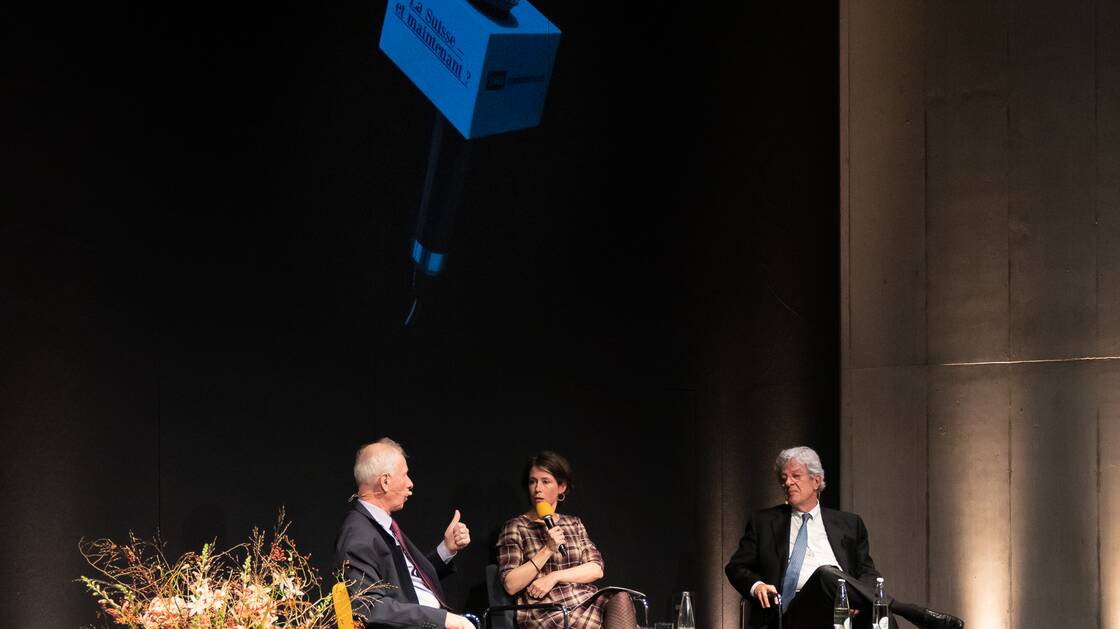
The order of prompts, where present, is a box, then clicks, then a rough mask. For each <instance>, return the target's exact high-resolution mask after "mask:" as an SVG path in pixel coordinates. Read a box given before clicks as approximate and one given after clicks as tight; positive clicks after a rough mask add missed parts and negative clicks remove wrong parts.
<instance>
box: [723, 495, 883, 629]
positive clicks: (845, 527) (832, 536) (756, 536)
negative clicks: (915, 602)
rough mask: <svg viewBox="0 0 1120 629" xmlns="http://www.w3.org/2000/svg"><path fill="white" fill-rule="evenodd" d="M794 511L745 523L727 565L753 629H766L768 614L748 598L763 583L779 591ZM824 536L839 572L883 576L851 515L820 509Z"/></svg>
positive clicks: (779, 510)
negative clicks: (748, 610) (748, 604)
mask: <svg viewBox="0 0 1120 629" xmlns="http://www.w3.org/2000/svg"><path fill="white" fill-rule="evenodd" d="M792 513H793V510H792V509H791V508H790V506H789V505H779V506H777V507H771V508H769V509H764V510H762V511H759V512H758V513H755V514H754V515H753V516H751V519H750V521H748V522H747V529H746V531H744V532H743V539H741V540H739V548H738V549H737V550H736V551H735V554H733V555H731V559H730V560H729V561H728V562H727V567H726V568H725V569H724V571H725V572H726V573H727V579H728V580H729V581H730V582H731V585H733V586H735V589H736V590H739V593H740V594H742V595H743V597H744V598H746V599H749V600H750V601H751V606H752V610H751V618H750V624H751V626H752V627H762V626H765V625H766V623H767V622H768V621H769V614H765V613H762V612H761V611H759V610H761V609H762V607H761V605H759V603H758V600H757V599H754V598H752V597H751V586H752V585H754V584H755V582H756V581H762V582H763V583H768V584H770V585H773V586H774V587H777V588H778V589H781V587H782V579H783V578H784V577H785V574H786V563H788V561H789V521H790V517H791V514H792ZM821 521H822V522H823V523H824V531H825V535H827V536H828V544H829V546H831V547H832V552H833V553H835V554H836V561H837V562H839V563H840V569H841V570H843V571H844V572H845V573H847V574H849V575H852V576H853V577H855V578H856V579H859V580H860V581H863V582H865V583H872V584H873V583H874V582H875V578H876V577H879V576H882V575H880V574H879V572H878V571H877V570H876V569H875V562H874V561H872V560H871V554H870V549H869V545H868V541H867V528H866V527H865V526H864V525H863V520H862V519H860V517H859V516H858V515H856V514H854V513H845V512H844V511H836V510H834V509H826V508H824V507H821Z"/></svg>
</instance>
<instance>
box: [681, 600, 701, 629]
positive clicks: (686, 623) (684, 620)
mask: <svg viewBox="0 0 1120 629" xmlns="http://www.w3.org/2000/svg"><path fill="white" fill-rule="evenodd" d="M677 629H696V616H694V615H693V613H692V595H691V594H690V593H689V592H682V593H681V607H680V610H679V611H678V612H677Z"/></svg>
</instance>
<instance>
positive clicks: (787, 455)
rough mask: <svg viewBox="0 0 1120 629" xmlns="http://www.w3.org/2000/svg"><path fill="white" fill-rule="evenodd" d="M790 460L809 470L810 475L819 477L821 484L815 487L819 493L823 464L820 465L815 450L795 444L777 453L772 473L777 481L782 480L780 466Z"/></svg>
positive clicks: (821, 488) (821, 487)
mask: <svg viewBox="0 0 1120 629" xmlns="http://www.w3.org/2000/svg"><path fill="white" fill-rule="evenodd" d="M790 461H798V462H799V463H801V464H802V465H804V466H805V468H806V469H808V470H809V475H810V476H818V477H820V479H821V486H820V487H819V488H818V489H817V494H818V495H819V494H820V493H821V492H822V491H824V466H823V465H821V457H819V456H817V453H816V451H815V450H813V449H812V448H810V447H808V446H795V447H792V448H786V449H785V450H782V451H781V452H779V453H778V459H777V460H776V461H774V475H775V476H777V477H778V481H779V482H780V481H781V480H782V468H783V467H785V466H786V463H789V462H790Z"/></svg>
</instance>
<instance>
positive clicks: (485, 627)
mask: <svg viewBox="0 0 1120 629" xmlns="http://www.w3.org/2000/svg"><path fill="white" fill-rule="evenodd" d="M613 592H626V593H627V594H629V595H630V600H631V601H633V602H634V603H640V604H641V606H642V626H643V627H647V626H649V601H648V600H647V599H646V595H645V594H643V593H641V592H639V591H637V590H631V589H629V588H624V587H617V586H611V587H605V588H602V589H601V590H599V591H598V592H596V593H595V594H594V595H592V597H591V599H595V598H597V597H599V596H602V595H604V594H608V593H613ZM486 598H487V603H488V604H489V605H490V606H489V607H487V608H486V611H484V612H482V629H518V627H517V614H516V613H515V612H516V611H517V610H519V609H549V610H552V611H559V612H562V613H563V614H564V629H568V627H569V625H568V616H569V614H571V612H572V610H571V609H569V608H568V607H567V606H566V605H563V604H561V603H530V604H526V605H518V604H517V603H516V601H515V600H514V599H513V597H512V596H510V595H509V594H507V593H506V588H505V586H504V585H503V584H502V577H501V575H500V574H499V573H498V566H497V564H489V565H487V566H486Z"/></svg>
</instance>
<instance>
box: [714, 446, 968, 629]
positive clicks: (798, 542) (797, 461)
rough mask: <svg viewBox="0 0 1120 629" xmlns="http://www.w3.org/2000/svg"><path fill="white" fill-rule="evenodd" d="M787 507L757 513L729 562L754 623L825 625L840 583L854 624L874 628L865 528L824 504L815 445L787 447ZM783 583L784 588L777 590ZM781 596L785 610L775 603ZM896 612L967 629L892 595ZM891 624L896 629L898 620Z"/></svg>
mask: <svg viewBox="0 0 1120 629" xmlns="http://www.w3.org/2000/svg"><path fill="white" fill-rule="evenodd" d="M774 471H775V473H776V474H777V477H778V482H779V483H781V486H782V490H783V492H784V493H785V495H786V504H783V505H779V506H776V507H771V508H769V509H764V510H762V511H759V512H758V513H755V514H754V515H753V516H752V517H751V519H750V521H749V522H748V523H747V529H746V531H745V532H744V533H743V538H742V539H741V540H740V541H739V548H738V549H737V550H736V551H735V554H733V555H732V556H731V560H730V561H728V562H727V567H726V570H725V571H726V573H727V578H728V580H729V581H731V585H733V586H735V589H737V590H739V593H740V594H742V595H743V597H744V598H747V599H749V600H750V602H751V615H750V624H751V626H752V627H757V628H763V627H767V626H770V625H773V626H776V625H777V623H776V619H775V616H776V614H781V615H782V625H783V627H784V628H785V629H802V628H806V629H807V628H813V629H815V628H817V627H827V626H830V625H831V623H832V620H831V618H832V603H833V598H834V596H835V594H836V590H837V582H838V580H839V579H844V580H845V581H847V582H848V583H849V587H848V591H849V598H850V599H851V607H852V609H853V610H856V616H855V625H856V627H870V626H871V604H872V601H873V598H874V594H873V587H874V583H875V579H876V577H879V576H881V575H880V574H879V572H878V571H877V570H876V569H875V563H874V562H873V561H872V560H871V553H870V545H869V543H868V536H867V528H866V527H864V525H863V520H862V519H861V518H860V517H859V516H858V515H856V514H854V513H845V512H843V511H835V510H833V509H825V508H822V507H821V506H820V503H819V501H818V498H819V496H820V492H821V490H822V489H824V486H825V483H824V468H823V467H822V466H821V460H820V457H819V456H817V453H816V452H814V451H813V450H812V449H811V448H807V447H796V448H789V449H788V450H783V451H782V452H781V454H779V455H778V459H777V461H775V463H774ZM779 587H780V588H781V589H779ZM779 593H780V594H781V608H780V609H778V608H777V605H775V604H772V603H773V601H774V600H775V599H776V598H777V597H776V596H775V595H776V594H779ZM888 602H889V603H890V609H891V611H892V612H893V613H894V614H897V615H898V616H902V617H903V618H905V619H906V620H909V621H910V622H912V623H914V625H916V626H918V627H921V628H922V629H963V627H964V621H962V620H961V619H960V618H957V617H955V616H951V615H949V614H943V613H940V612H935V611H933V610H930V609H926V608H925V607H921V606H918V605H913V604H910V603H903V602H902V601H898V600H896V599H893V598H889V597H888ZM889 623H890V626H891V628H892V629H894V628H895V627H897V624H896V621H895V619H894V618H893V617H891V618H890V619H889Z"/></svg>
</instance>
